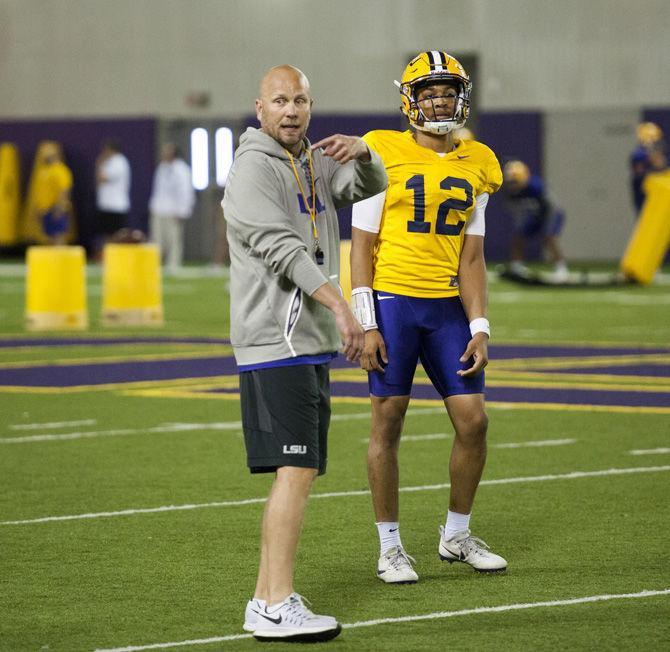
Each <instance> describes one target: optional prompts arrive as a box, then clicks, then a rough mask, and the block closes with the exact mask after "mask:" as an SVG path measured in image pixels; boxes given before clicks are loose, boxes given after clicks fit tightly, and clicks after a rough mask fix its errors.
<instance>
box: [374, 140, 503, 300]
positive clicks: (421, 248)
mask: <svg viewBox="0 0 670 652" xmlns="http://www.w3.org/2000/svg"><path fill="white" fill-rule="evenodd" d="M363 140H364V141H365V142H366V143H367V144H368V146H369V147H370V148H372V149H373V150H374V151H375V152H377V153H378V154H379V156H380V157H381V159H382V161H383V162H384V166H385V168H386V172H387V174H388V179H389V183H388V189H387V191H386V201H385V204H384V208H383V213H382V217H381V223H380V228H379V235H378V238H377V245H376V249H375V260H374V270H375V271H374V282H373V288H374V289H375V290H381V291H384V292H393V293H396V294H403V295H406V296H411V297H429V298H435V297H450V296H455V295H457V294H458V280H457V277H458V266H459V260H460V256H461V249H462V247H463V239H464V237H465V233H464V228H463V227H464V226H465V223H466V222H467V221H468V219H469V218H470V216H471V215H472V211H473V210H474V207H475V198H476V197H477V196H478V195H480V194H481V193H484V192H486V193H489V194H491V193H494V192H496V190H498V188H500V186H501V184H502V171H501V169H500V164H499V163H498V160H497V159H496V157H495V154H494V153H493V152H492V151H491V150H490V149H489V148H488V147H487V146H486V145H483V144H482V143H478V142H477V141H474V140H457V141H456V147H455V148H454V149H453V150H452V151H451V152H449V153H447V154H445V155H444V156H440V155H439V154H437V153H436V152H434V151H433V150H431V149H428V148H426V147H422V146H420V145H417V144H416V142H415V140H414V138H413V136H412V132H411V131H405V132H400V131H386V130H378V131H370V132H368V133H367V134H366V135H365V136H364V137H363Z"/></svg>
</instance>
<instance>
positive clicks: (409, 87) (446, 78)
mask: <svg viewBox="0 0 670 652" xmlns="http://www.w3.org/2000/svg"><path fill="white" fill-rule="evenodd" d="M436 82H442V83H445V82H446V83H450V84H453V85H454V86H456V88H457V92H458V95H457V100H456V109H455V111H454V115H453V117H452V118H449V119H448V120H439V121H437V120H433V121H431V120H429V119H428V118H427V117H426V116H425V115H424V113H423V111H422V110H421V108H420V107H419V104H418V102H417V90H418V89H419V88H420V87H421V86H424V85H425V84H427V83H428V84H429V83H436ZM395 84H396V86H397V87H398V88H399V89H400V97H401V99H402V106H401V107H400V110H401V111H402V112H403V113H404V114H405V115H406V116H407V119H408V120H409V123H410V124H411V125H412V126H413V127H415V128H416V129H420V130H421V131H428V132H430V133H433V134H447V133H449V132H450V131H453V130H454V129H458V128H460V127H462V126H463V125H465V121H466V120H467V119H468V116H469V115H470V94H471V92H472V83H471V82H470V77H468V73H467V72H465V69H464V68H463V66H462V65H461V64H460V62H459V61H458V60H457V59H454V57H452V56H451V55H450V54H447V53H446V52H441V51H440V50H429V51H427V52H421V53H420V54H418V55H417V56H416V57H414V59H412V60H411V61H410V62H409V63H408V64H407V67H406V68H405V72H403V74H402V78H401V79H400V81H396V82H395Z"/></svg>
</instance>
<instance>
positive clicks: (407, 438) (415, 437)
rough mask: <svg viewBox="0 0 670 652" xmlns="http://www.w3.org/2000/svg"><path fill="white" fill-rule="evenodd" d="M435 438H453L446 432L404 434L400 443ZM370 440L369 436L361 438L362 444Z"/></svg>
mask: <svg viewBox="0 0 670 652" xmlns="http://www.w3.org/2000/svg"><path fill="white" fill-rule="evenodd" d="M435 439H451V435H448V434H446V433H444V432H433V433H429V434H427V435H402V437H401V438H400V443H401V444H402V443H405V442H412V441H432V440H435ZM369 441H370V438H369V437H363V438H362V439H361V443H362V444H367V443H368V442H369Z"/></svg>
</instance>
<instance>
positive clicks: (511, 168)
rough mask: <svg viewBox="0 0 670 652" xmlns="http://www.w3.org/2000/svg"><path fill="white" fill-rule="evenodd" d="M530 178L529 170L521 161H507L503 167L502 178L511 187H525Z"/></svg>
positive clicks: (515, 188)
mask: <svg viewBox="0 0 670 652" xmlns="http://www.w3.org/2000/svg"><path fill="white" fill-rule="evenodd" d="M529 179H530V170H529V169H528V166H527V165H526V164H525V163H524V162H523V161H507V163H505V166H504V167H503V180H504V182H505V184H507V185H508V186H510V187H511V188H512V189H514V190H517V189H521V188H525V187H526V185H528V180H529Z"/></svg>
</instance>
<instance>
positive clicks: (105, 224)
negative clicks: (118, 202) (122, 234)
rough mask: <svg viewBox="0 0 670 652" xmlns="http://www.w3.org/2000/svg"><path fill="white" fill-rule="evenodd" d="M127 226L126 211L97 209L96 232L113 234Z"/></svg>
mask: <svg viewBox="0 0 670 652" xmlns="http://www.w3.org/2000/svg"><path fill="white" fill-rule="evenodd" d="M127 226H128V213H114V212H112V211H101V210H99V211H98V233H102V234H104V235H114V234H115V233H116V232H117V231H120V230H121V229H125V228H126V227H127Z"/></svg>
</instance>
